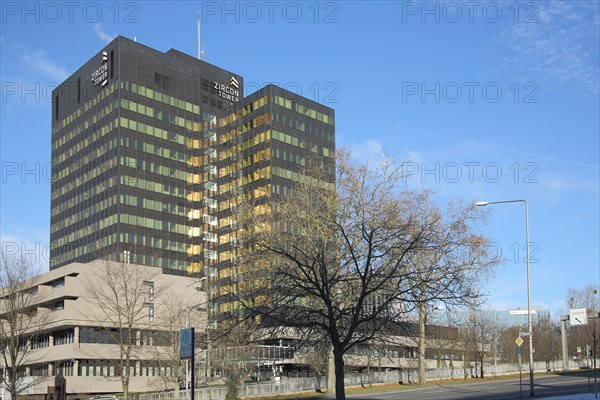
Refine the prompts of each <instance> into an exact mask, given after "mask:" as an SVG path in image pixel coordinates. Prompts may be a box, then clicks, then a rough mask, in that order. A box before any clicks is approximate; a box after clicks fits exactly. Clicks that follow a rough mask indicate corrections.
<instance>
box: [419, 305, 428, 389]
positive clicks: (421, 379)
mask: <svg viewBox="0 0 600 400" xmlns="http://www.w3.org/2000/svg"><path fill="white" fill-rule="evenodd" d="M425 383H427V378H426V377H425V304H424V303H423V302H419V385H424V384H425Z"/></svg>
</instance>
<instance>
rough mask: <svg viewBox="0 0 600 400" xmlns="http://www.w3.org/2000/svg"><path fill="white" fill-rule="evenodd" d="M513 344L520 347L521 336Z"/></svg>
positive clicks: (521, 342)
mask: <svg viewBox="0 0 600 400" xmlns="http://www.w3.org/2000/svg"><path fill="white" fill-rule="evenodd" d="M515 343H516V344H517V346H519V347H520V346H521V345H522V344H523V339H521V336H519V337H518V338H517V340H515Z"/></svg>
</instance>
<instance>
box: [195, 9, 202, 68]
mask: <svg viewBox="0 0 600 400" xmlns="http://www.w3.org/2000/svg"><path fill="white" fill-rule="evenodd" d="M196 45H197V47H198V60H203V61H204V46H202V45H201V44H200V13H198V42H197V43H196Z"/></svg>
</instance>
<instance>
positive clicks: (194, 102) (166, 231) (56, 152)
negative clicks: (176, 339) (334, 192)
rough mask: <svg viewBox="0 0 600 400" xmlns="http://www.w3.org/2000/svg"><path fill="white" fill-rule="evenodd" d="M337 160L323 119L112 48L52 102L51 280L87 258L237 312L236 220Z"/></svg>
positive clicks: (134, 51)
mask: <svg viewBox="0 0 600 400" xmlns="http://www.w3.org/2000/svg"><path fill="white" fill-rule="evenodd" d="M334 154H335V120H334V111H333V110H332V109H331V108H328V107H326V106H323V105H321V104H319V103H316V102H314V101H311V100H309V99H306V98H303V97H301V96H298V95H297V94H295V93H292V92H289V91H286V90H284V89H281V88H279V87H277V86H274V85H268V86H266V87H264V88H262V89H260V90H258V91H257V92H255V93H252V94H251V95H249V96H247V97H244V95H243V78H242V77H241V76H239V75H236V74H233V73H231V72H229V71H226V70H223V69H221V68H218V67H216V66H213V65H211V64H208V63H206V62H204V61H200V60H197V59H195V58H193V57H191V56H188V55H186V54H183V53H180V52H178V51H176V50H170V51H168V52H166V53H162V52H159V51H157V50H153V49H151V48H149V47H146V46H144V45H141V44H139V43H136V42H133V41H131V40H128V39H126V38H123V37H118V38H117V39H115V40H114V41H113V42H112V43H110V44H108V45H107V46H106V48H105V49H104V50H103V51H101V52H100V53H98V54H97V55H96V56H94V58H92V59H91V60H90V61H89V62H88V63H86V64H85V65H84V66H83V67H82V68H80V69H79V70H78V71H76V72H75V73H74V74H73V75H72V76H71V77H70V78H69V79H68V80H67V81H65V82H64V83H63V84H62V85H60V86H59V87H58V88H57V89H56V90H55V91H54V92H53V109H52V160H53V166H52V176H53V180H52V189H51V190H52V194H51V199H52V200H51V251H50V258H51V261H50V268H51V269H53V268H58V267H60V266H63V265H65V264H68V263H72V262H89V261H93V260H95V259H98V258H107V259H109V260H119V261H122V262H130V263H135V264H143V265H150V266H156V267H160V268H162V269H163V270H164V271H165V272H168V273H174V274H182V275H189V274H198V276H203V277H205V278H206V283H207V285H206V286H205V289H206V291H207V294H208V297H209V305H208V311H209V319H211V320H215V318H214V317H215V316H217V315H221V314H226V313H227V312H229V311H232V309H233V308H234V307H235V302H234V301H233V299H232V297H231V295H228V294H231V293H235V292H236V291H237V287H238V285H239V284H240V282H238V280H239V279H238V277H239V276H240V274H241V273H243V265H240V263H239V257H238V253H237V251H238V249H239V248H240V246H241V243H242V240H243V238H242V237H241V236H240V231H239V229H238V226H237V221H235V214H234V209H235V207H236V204H237V201H238V200H239V198H240V195H241V194H248V193H249V194H252V196H253V197H254V198H255V199H264V200H261V201H260V204H259V205H258V207H259V208H260V210H258V211H259V212H260V213H270V212H271V211H272V209H271V199H273V198H274V197H276V196H285V195H287V194H288V193H289V191H290V189H291V188H292V187H293V185H294V181H296V180H297V179H298V177H299V174H301V173H302V170H303V169H304V168H305V167H306V166H307V161H308V160H310V159H311V158H314V157H319V158H321V159H323V160H325V162H326V163H329V164H330V166H331V171H332V177H331V181H329V182H324V184H326V185H331V186H332V187H333V184H334V178H333V169H334V165H333V163H334V161H333V156H334Z"/></svg>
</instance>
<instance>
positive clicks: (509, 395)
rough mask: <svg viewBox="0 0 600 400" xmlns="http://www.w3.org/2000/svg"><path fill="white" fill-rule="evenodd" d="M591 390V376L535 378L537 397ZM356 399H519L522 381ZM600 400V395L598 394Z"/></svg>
mask: <svg viewBox="0 0 600 400" xmlns="http://www.w3.org/2000/svg"><path fill="white" fill-rule="evenodd" d="M598 384H600V379H598ZM591 388H592V391H593V390H594V378H593V375H592V377H591ZM522 389H523V398H530V397H529V377H528V376H523V386H522ZM589 391H590V386H589V384H588V374H587V372H584V373H570V374H564V375H543V376H536V377H535V386H534V392H535V397H536V398H542V397H550V396H560V395H568V394H574V393H587V392H589ZM346 397H347V398H348V399H352V400H396V399H398V400H400V399H410V400H453V399H469V400H474V399H486V400H501V399H518V398H520V397H521V395H520V391H519V379H516V380H514V379H511V380H498V381H486V382H482V383H471V384H439V385H436V386H433V387H431V386H430V387H426V388H415V389H404V390H398V391H394V392H385V393H371V394H364V395H361V394H352V395H347V396H346ZM598 398H599V399H600V394H599V395H598Z"/></svg>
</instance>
